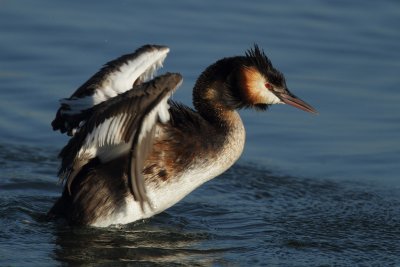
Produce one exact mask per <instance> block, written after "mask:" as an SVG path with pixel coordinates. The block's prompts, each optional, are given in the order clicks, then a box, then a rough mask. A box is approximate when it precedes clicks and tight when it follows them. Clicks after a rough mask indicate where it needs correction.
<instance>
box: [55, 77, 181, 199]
mask: <svg viewBox="0 0 400 267" xmlns="http://www.w3.org/2000/svg"><path fill="white" fill-rule="evenodd" d="M181 81H182V77H181V76H180V75H179V74H165V75H163V76H160V77H157V78H155V79H154V80H152V81H150V82H148V83H145V84H142V85H139V86H135V88H133V89H132V90H130V91H128V92H126V93H124V94H121V95H119V96H118V97H116V98H113V99H110V100H108V101H107V102H104V103H102V104H100V105H98V106H96V107H94V108H93V109H92V110H91V111H90V112H91V114H92V115H91V117H89V119H88V121H87V122H86V123H85V124H84V125H83V126H82V128H81V130H80V131H79V132H77V134H76V135H75V136H74V137H72V138H71V139H70V141H69V143H68V144H67V145H66V146H65V147H64V148H63V149H62V151H61V153H60V155H59V156H60V157H61V158H62V166H61V168H60V171H59V175H60V179H61V180H66V181H67V182H66V185H67V186H68V189H70V186H71V184H72V182H73V180H74V178H75V177H76V175H78V173H79V171H80V170H81V168H83V166H84V165H86V164H87V163H88V162H89V161H91V160H92V159H95V158H98V159H100V162H106V161H109V160H111V159H114V158H116V157H118V156H120V155H123V154H126V153H131V157H132V161H134V162H133V163H132V168H133V169H131V171H130V172H131V173H132V174H134V177H132V176H131V178H130V183H131V186H132V188H131V189H132V193H133V195H134V197H135V199H136V200H137V201H140V203H141V205H142V207H143V203H144V202H148V199H147V196H146V191H145V187H144V181H143V176H142V175H141V174H138V173H141V172H142V170H143V164H144V160H145V159H146V157H147V155H148V153H150V152H149V151H151V148H152V142H153V139H154V129H155V125H156V123H157V122H158V121H160V122H163V123H165V122H167V121H168V120H169V111H168V109H169V105H168V104H167V101H168V98H169V97H170V95H171V94H172V92H173V91H174V90H175V89H176V88H177V87H178V86H179V85H180V83H181ZM133 185H136V189H135V188H133Z"/></svg>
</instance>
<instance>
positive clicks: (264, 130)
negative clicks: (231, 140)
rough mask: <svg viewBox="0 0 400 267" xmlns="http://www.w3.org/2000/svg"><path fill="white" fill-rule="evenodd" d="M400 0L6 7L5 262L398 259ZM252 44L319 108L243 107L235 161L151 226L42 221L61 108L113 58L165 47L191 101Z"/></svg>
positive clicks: (0, 245)
mask: <svg viewBox="0 0 400 267" xmlns="http://www.w3.org/2000/svg"><path fill="white" fill-rule="evenodd" d="M399 19H400V4H399V3H398V2H397V1H380V2H366V1H352V2H349V1H335V2H322V1H308V2H307V3H305V2H303V3H298V2H296V1H290V2H285V3H283V2H280V1H272V2H268V3H266V2H265V1H252V2H251V3H249V2H244V1H229V2H225V1H201V2H198V1H174V2H166V1H136V2H135V3H133V2H131V1H119V2H116V3H111V2H109V1H96V2H93V3H82V2H78V1H75V2H73V1H69V2H63V3H56V2H54V1H47V0H44V1H41V2H40V4H39V3H36V2H33V1H32V2H26V1H18V0H15V1H2V2H1V3H0V59H1V60H0V96H1V97H0V114H1V115H0V168H1V174H0V192H1V194H0V225H1V230H0V266H27V265H30V266H54V265H85V266H87V265H89V266H99V265H103V266H104V265H106V266H107V265H112V266H128V265H129V266H135V265H145V266H209V265H212V266H231V265H233V266H257V265H259V266H335V265H336V266H354V265H362V266H368V265H373V266H398V265H400V256H399V255H400V197H399V190H400V180H399V177H398V174H399V171H400V167H399V166H400V164H399V162H400V138H399V132H400V123H399V122H400V106H399V104H398V103H399V101H400V94H399V89H398V87H399V84H400V78H399V75H398V70H399V67H400V50H399V49H398V47H399V45H398V44H399V43H400V32H399V30H398V22H399ZM254 42H256V43H258V44H259V45H260V46H261V47H263V48H264V49H265V51H266V53H267V54H268V55H269V56H270V58H271V60H272V62H273V63H274V65H275V66H276V67H277V68H279V69H280V70H282V71H283V72H284V73H285V75H286V78H287V83H288V86H289V88H291V89H292V91H293V92H294V93H295V94H297V95H298V96H300V97H301V98H303V99H304V100H306V101H307V102H309V103H310V104H312V105H313V106H315V107H316V108H317V109H318V110H319V112H320V115H319V116H311V115H309V114H306V113H304V112H301V111H298V110H295V109H294V108H291V107H287V106H278V107H272V108H271V109H270V110H269V111H268V112H267V113H257V112H254V111H242V112H241V113H242V117H243V120H244V122H245V124H246V128H247V144H246V149H245V152H244V154H243V156H242V158H241V159H240V160H239V162H238V163H237V164H236V165H235V166H234V167H233V168H232V169H230V170H229V171H228V172H226V173H225V174H223V175H222V176H220V177H218V178H217V179H214V180H213V181H210V182H209V183H207V184H205V185H204V186H202V187H201V188H199V189H198V190H196V191H195V192H193V193H192V194H191V195H189V196H188V197H187V198H185V199H184V200H183V201H182V202H180V203H179V204H177V205H176V206H174V207H172V208H171V209H169V210H167V211H166V212H164V213H162V214H159V215H158V216H155V217H154V218H151V219H149V220H147V221H144V222H138V223H133V224H129V225H125V226H120V227H111V228H107V229H96V228H90V227H72V228H71V227H68V226H66V225H64V224H61V223H54V222H47V221H46V220H44V215H45V214H46V212H47V211H48V209H49V208H50V207H51V205H52V204H53V203H54V201H55V199H56V198H57V197H58V196H59V194H60V191H61V186H60V185H59V184H57V178H56V172H57V168H58V164H59V162H58V160H57V158H56V155H57V153H58V151H59V149H60V148H61V147H62V146H63V144H64V143H65V141H66V138H65V137H63V136H61V135H59V134H58V133H55V132H52V131H51V129H50V121H51V120H52V119H53V116H54V113H55V110H56V108H57V106H58V102H57V101H58V99H59V98H62V97H65V96H68V95H69V94H71V92H72V91H73V90H75V89H76V88H77V87H78V86H79V85H80V84H81V83H82V82H84V81H85V80H86V79H87V78H88V77H89V76H90V75H92V74H93V73H94V72H95V71H96V70H97V69H98V68H99V67H100V66H101V65H102V64H103V63H105V62H106V61H108V60H110V59H112V58H115V57H116V56H119V55H120V54H123V53H127V52H130V51H132V50H134V49H135V48H136V47H138V46H140V45H142V44H144V43H159V44H166V45H168V46H170V47H171V52H170V54H169V57H168V58H167V60H166V63H165V68H164V69H163V70H162V72H164V71H179V72H180V73H182V74H183V76H184V79H185V80H184V84H183V86H182V87H181V88H180V89H179V91H178V92H177V93H176V94H175V95H174V99H175V100H179V101H183V102H185V103H187V104H189V103H190V100H191V87H192V86H193V83H194V81H195V79H196V77H197V75H198V74H199V73H200V72H201V71H202V70H203V69H204V68H205V67H206V66H208V65H209V64H211V63H213V62H214V61H215V60H216V59H218V58H221V57H225V56H232V55H237V54H243V53H244V51H245V50H246V49H248V48H249V47H250V46H251V45H252V44H253V43H254Z"/></svg>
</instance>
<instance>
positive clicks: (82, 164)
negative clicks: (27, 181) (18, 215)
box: [49, 45, 316, 227]
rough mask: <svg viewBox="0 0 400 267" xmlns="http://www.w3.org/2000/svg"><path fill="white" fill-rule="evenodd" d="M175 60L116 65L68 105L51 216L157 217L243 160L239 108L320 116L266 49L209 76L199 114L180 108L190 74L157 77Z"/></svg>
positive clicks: (135, 59)
mask: <svg viewBox="0 0 400 267" xmlns="http://www.w3.org/2000/svg"><path fill="white" fill-rule="evenodd" d="M168 52H169V48H168V47H165V46H159V45H145V46H143V47H141V48H139V49H138V50H136V51H135V52H134V53H132V54H127V55H124V56H121V57H119V58H117V59H115V60H113V61H110V62H108V63H107V64H106V65H105V66H104V67H103V68H102V69H101V70H100V71H99V72H97V73H96V74H95V75H93V76H92V77H91V78H90V79H89V80H88V81H87V82H85V83H84V84H83V85H82V86H81V87H79V88H78V89H77V90H76V92H75V93H74V94H72V96H71V97H69V98H66V99H62V100H61V107H60V108H59V109H58V112H57V115H56V118H55V119H54V121H53V122H52V126H53V129H54V130H60V131H61V132H62V133H65V132H66V133H67V134H68V135H71V136H72V137H71V139H70V140H69V142H68V144H67V145H66V146H65V147H64V148H63V149H62V150H61V152H60V155H59V156H60V158H61V159H62V163H61V168H60V170H59V177H60V179H61V180H63V181H65V186H64V191H63V193H62V196H61V197H60V198H59V199H58V200H57V202H56V203H55V204H54V206H53V207H52V209H51V210H50V211H49V216H50V217H63V218H66V219H67V221H68V222H69V223H71V224H83V225H92V226H99V227H105V226H108V225H111V224H126V223H130V222H133V221H136V220H139V219H144V218H149V217H151V216H153V215H155V214H157V213H160V212H162V211H164V210H165V209H167V208H169V207H171V206H172V205H174V204H175V203H177V202H178V201H180V200H181V199H182V198H183V197H185V196H186V195H187V194H189V193H190V192H191V191H193V190H194V189H195V188H197V187H198V186H200V185H201V184H203V183H204V182H207V181H209V180H210V179H212V178H214V177H216V176H218V175H220V174H221V173H223V172H224V171H226V170H227V169H228V168H229V167H231V166H232V164H233V163H234V162H235V161H236V160H237V159H238V158H239V156H240V155H241V153H242V151H243V147H244V143H245V129H244V127H243V124H242V120H241V119H240V116H239V114H238V113H237V111H236V110H237V109H240V108H255V109H258V110H266V109H267V107H268V106H269V105H271V104H282V103H286V104H289V105H292V106H294V107H297V108H299V109H302V110H304V111H307V112H312V113H316V110H315V109H314V108H312V107H311V106H310V105H308V104H307V103H305V102H304V101H302V100H300V99H299V98H297V97H296V96H294V95H293V94H292V93H291V92H289V90H288V89H287V87H286V83H285V78H284V76H283V74H282V73H281V72H279V71H278V70H277V69H275V68H274V67H273V66H272V64H271V61H270V60H269V59H268V58H267V56H266V55H265V54H264V52H263V51H262V50H260V49H259V48H258V46H257V45H255V46H254V48H252V49H250V50H248V51H247V52H246V55H245V56H235V57H230V58H223V59H221V60H218V61H217V62H215V63H214V64H212V65H211V66H209V67H208V68H207V69H206V70H205V71H204V72H203V73H202V74H201V75H200V77H199V78H198V80H197V82H196V84H195V86H194V89H193V105H194V108H195V109H191V108H189V107H187V106H184V105H182V104H179V103H176V102H173V101H172V100H170V99H169V97H170V96H171V94H172V93H173V92H174V91H175V90H176V88H177V87H178V86H179V85H180V84H181V82H182V77H181V75H180V74H177V73H166V74H164V75H160V76H158V77H155V78H153V75H154V74H155V71H156V70H157V69H158V68H160V67H161V66H162V63H163V61H164V59H165V57H166V56H167V53H168Z"/></svg>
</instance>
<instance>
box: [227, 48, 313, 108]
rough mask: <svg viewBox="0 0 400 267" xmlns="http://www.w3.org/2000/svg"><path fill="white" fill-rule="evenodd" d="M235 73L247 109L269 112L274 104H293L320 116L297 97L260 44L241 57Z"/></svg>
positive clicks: (237, 88)
mask: <svg viewBox="0 0 400 267" xmlns="http://www.w3.org/2000/svg"><path fill="white" fill-rule="evenodd" d="M240 61H241V64H240V66H238V68H237V69H236V71H235V78H234V79H235V83H236V88H235V91H236V90H237V91H239V92H236V93H239V95H240V98H241V101H242V104H243V106H248V107H254V108H257V109H261V110H265V109H266V108H267V107H268V106H269V105H272V104H289V105H291V106H294V107H296V108H299V109H302V110H304V111H307V112H311V113H317V111H316V110H315V109H314V108H313V107H311V106H310V105H309V104H307V103H306V102H304V101H303V100H301V99H299V98H298V97H296V96H295V95H293V94H292V93H291V92H290V91H289V89H288V88H287V86H286V82H285V77H284V76H283V74H282V73H281V72H280V71H279V70H277V69H275V68H274V67H273V66H272V63H271V61H270V60H269V59H268V57H267V56H266V55H265V53H264V52H263V51H262V50H260V48H259V47H258V46H257V45H254V48H252V49H249V50H248V51H247V52H246V56H245V57H241V60H240Z"/></svg>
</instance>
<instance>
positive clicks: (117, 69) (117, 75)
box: [51, 45, 169, 135]
mask: <svg viewBox="0 0 400 267" xmlns="http://www.w3.org/2000/svg"><path fill="white" fill-rule="evenodd" d="M168 52H169V48H168V47H166V46H159V45H145V46H142V47H141V48H139V49H137V50H136V51H135V52H134V53H132V54H127V55H123V56H121V57H119V58H117V59H115V60H112V61H110V62H108V63H107V64H105V65H104V66H103V68H102V69H101V70H100V71H98V72H97V73H96V74H94V75H93V76H92V77H91V78H90V79H89V80H88V81H86V82H85V83H84V84H83V85H82V86H81V87H79V88H78V89H77V90H76V91H75V93H73V94H72V96H71V97H69V98H65V99H61V100H60V103H61V107H60V108H59V109H58V111H57V114H56V117H55V119H54V120H53V122H52V123H51V125H52V126H53V130H60V132H61V133H64V132H67V133H68V135H73V134H74V133H75V132H76V131H77V129H78V128H79V127H80V126H81V125H82V124H83V123H84V122H85V121H86V120H87V115H88V113H87V112H85V111H87V110H88V109H90V108H92V107H93V106H95V105H98V104H100V103H102V102H104V101H106V100H108V99H110V98H113V97H115V96H117V95H119V94H121V93H124V92H126V91H127V90H130V89H131V88H132V86H133V85H138V84H141V83H143V82H145V81H148V80H150V79H151V78H153V76H154V74H155V72H156V71H157V69H159V68H160V67H161V66H162V63H163V62H164V59H165V58H166V56H167V54H168Z"/></svg>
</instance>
